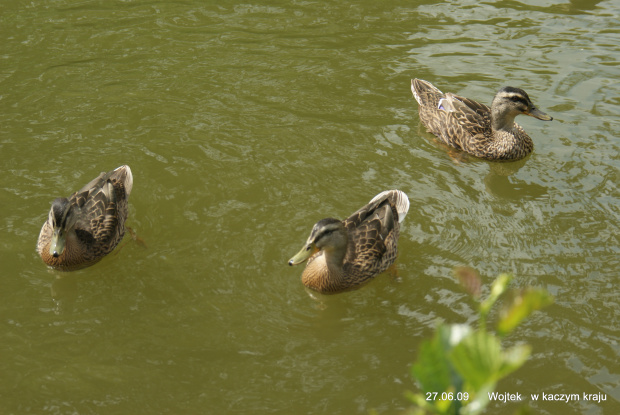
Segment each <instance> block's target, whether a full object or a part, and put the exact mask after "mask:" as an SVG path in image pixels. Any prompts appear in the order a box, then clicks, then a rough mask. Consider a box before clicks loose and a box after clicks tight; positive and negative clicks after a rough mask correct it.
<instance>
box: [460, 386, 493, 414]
mask: <svg viewBox="0 0 620 415" xmlns="http://www.w3.org/2000/svg"><path fill="white" fill-rule="evenodd" d="M494 389H495V382H489V383H487V384H486V385H484V386H483V387H482V388H480V389H479V390H478V391H476V396H475V397H474V399H472V400H470V401H469V402H468V403H467V405H465V406H464V407H463V408H462V409H461V412H460V413H459V415H478V414H480V413H482V412H483V411H484V409H485V408H486V407H487V405H488V404H489V402H490V400H489V393H490V392H493V390H494Z"/></svg>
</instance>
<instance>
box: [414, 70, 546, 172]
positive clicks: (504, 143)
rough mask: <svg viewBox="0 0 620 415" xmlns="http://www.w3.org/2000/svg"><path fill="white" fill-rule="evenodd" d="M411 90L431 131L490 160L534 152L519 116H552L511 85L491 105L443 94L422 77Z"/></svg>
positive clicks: (509, 158)
mask: <svg viewBox="0 0 620 415" xmlns="http://www.w3.org/2000/svg"><path fill="white" fill-rule="evenodd" d="M411 91H412V92H413V96H414V98H415V99H416V101H418V104H419V105H420V108H419V115H420V121H422V124H424V126H425V127H426V128H427V130H428V131H429V132H431V133H433V134H434V135H436V136H437V137H438V138H439V140H440V141H442V142H443V143H445V144H447V145H449V146H452V147H454V148H456V149H458V150H462V151H464V152H466V153H469V154H471V155H473V156H476V157H480V158H483V159H487V160H518V159H521V158H523V157H525V156H527V155H528V154H530V153H531V152H532V149H533V148H534V143H532V139H531V138H530V137H529V136H528V135H527V134H526V133H525V131H524V130H523V128H522V127H521V126H520V125H519V124H517V123H515V121H514V120H515V117H516V116H517V115H519V114H525V115H529V116H531V117H534V118H538V119H539V120H543V121H551V120H552V119H553V118H552V117H550V116H549V115H547V114H545V113H544V112H542V111H540V110H539V109H538V108H536V107H535V106H534V104H533V103H532V101H531V100H530V97H529V96H528V95H527V93H526V92H525V91H524V90H522V89H519V88H513V87H510V86H507V87H504V88H502V89H500V90H499V91H497V94H495V98H493V103H492V104H491V108H489V107H487V106H486V105H484V104H481V103H479V102H476V101H474V100H471V99H469V98H464V97H461V96H458V95H455V94H452V93H447V94H444V93H443V92H441V91H440V90H439V89H437V88H435V87H434V86H433V85H432V84H431V83H430V82H428V81H424V80H422V79H412V80H411Z"/></svg>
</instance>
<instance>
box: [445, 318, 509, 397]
mask: <svg viewBox="0 0 620 415" xmlns="http://www.w3.org/2000/svg"><path fill="white" fill-rule="evenodd" d="M450 362H451V363H452V365H453V366H454V368H455V369H456V371H457V372H458V373H459V374H460V376H461V377H462V378H463V379H464V380H465V383H466V386H465V387H466V389H465V390H467V391H468V392H469V393H470V395H474V394H475V393H476V391H478V390H479V389H480V388H482V387H483V386H484V385H486V384H488V383H491V382H494V381H495V380H496V379H497V376H496V374H497V371H498V370H499V368H500V367H501V366H502V348H501V345H500V342H499V339H497V338H496V337H495V336H494V335H493V334H490V333H487V332H486V331H484V330H477V331H475V332H473V333H472V334H470V335H469V336H467V337H466V338H464V339H463V340H462V341H461V342H460V343H459V344H458V345H457V346H455V347H454V349H453V350H452V353H451V354H450Z"/></svg>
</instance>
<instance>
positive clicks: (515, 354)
mask: <svg viewBox="0 0 620 415" xmlns="http://www.w3.org/2000/svg"><path fill="white" fill-rule="evenodd" d="M531 353H532V347H531V346H530V345H527V344H521V345H517V346H514V347H512V348H510V349H508V350H506V351H505V352H504V353H502V362H501V366H500V368H499V369H498V371H497V380H499V379H500V378H503V377H505V376H508V375H509V374H510V373H512V372H514V371H515V370H517V369H518V368H520V367H521V366H523V364H524V363H525V362H526V361H527V359H528V358H529V357H530V354H531Z"/></svg>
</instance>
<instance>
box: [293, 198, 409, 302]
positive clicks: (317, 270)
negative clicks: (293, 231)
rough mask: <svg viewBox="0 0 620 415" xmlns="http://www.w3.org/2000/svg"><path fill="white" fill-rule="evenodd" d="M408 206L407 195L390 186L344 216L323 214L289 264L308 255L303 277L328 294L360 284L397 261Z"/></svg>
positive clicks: (300, 260)
mask: <svg viewBox="0 0 620 415" xmlns="http://www.w3.org/2000/svg"><path fill="white" fill-rule="evenodd" d="M408 209H409V199H408V198H407V195H406V194H405V193H403V192H401V191H399V190H389V191H385V192H382V193H380V194H378V195H377V196H375V198H373V199H372V200H371V201H370V202H369V203H368V204H367V205H366V206H364V207H362V208H361V209H359V210H358V211H357V212H355V213H353V214H352V215H351V216H349V217H348V218H347V219H345V220H344V221H340V220H338V219H333V218H327V219H322V220H321V221H319V222H317V224H316V225H314V227H313V229H312V232H311V233H310V237H309V238H308V241H307V242H306V245H304V248H302V250H301V251H300V252H299V253H298V254H297V255H295V257H293V258H292V259H291V260H290V261H289V264H290V265H296V264H298V263H301V262H303V261H305V260H306V259H308V258H309V259H308V263H307V265H306V268H305V269H304V272H303V274H302V282H303V284H304V285H305V286H306V287H308V288H311V289H313V290H315V291H318V292H321V293H326V294H329V293H337V292H342V291H347V290H351V289H355V288H358V287H360V286H362V285H363V284H365V283H367V282H368V281H370V280H371V279H372V278H374V277H375V276H376V275H378V274H380V273H381V272H383V271H385V270H386V269H387V268H388V267H389V266H390V265H391V264H393V263H394V260H395V259H396V256H397V254H398V247H397V243H398V236H399V232H400V222H402V220H403V219H404V218H405V215H406V214H407V211H408Z"/></svg>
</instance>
